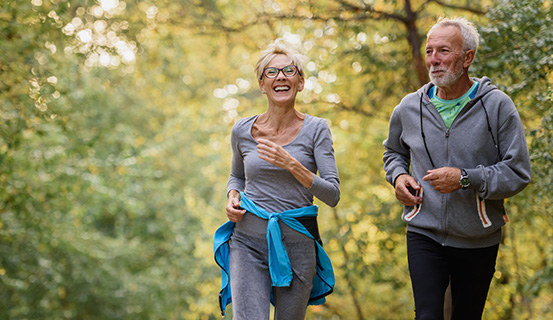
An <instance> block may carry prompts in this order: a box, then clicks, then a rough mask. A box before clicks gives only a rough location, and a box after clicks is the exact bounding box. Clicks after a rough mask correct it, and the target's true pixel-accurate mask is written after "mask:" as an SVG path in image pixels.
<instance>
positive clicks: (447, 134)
mask: <svg viewBox="0 0 553 320" xmlns="http://www.w3.org/2000/svg"><path fill="white" fill-rule="evenodd" d="M445 137H446V138H449V129H447V130H446V132H445Z"/></svg>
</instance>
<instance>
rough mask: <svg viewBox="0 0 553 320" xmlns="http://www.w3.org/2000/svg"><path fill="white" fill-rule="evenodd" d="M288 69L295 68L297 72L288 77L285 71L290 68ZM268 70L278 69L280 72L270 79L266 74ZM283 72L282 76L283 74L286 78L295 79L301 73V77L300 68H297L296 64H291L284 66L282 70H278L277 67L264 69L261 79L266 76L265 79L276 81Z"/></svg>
mask: <svg viewBox="0 0 553 320" xmlns="http://www.w3.org/2000/svg"><path fill="white" fill-rule="evenodd" d="M288 67H294V68H296V72H294V74H293V75H291V76H287V75H286V73H284V69H285V68H288ZM267 69H276V70H278V72H277V74H276V75H275V76H274V77H268V76H267V75H266V74H265V70H267ZM281 71H282V74H283V75H284V76H285V77H286V78H293V77H294V76H295V75H296V74H298V73H299V74H300V76H301V72H300V68H298V66H296V65H295V64H289V65H287V66H284V67H282V68H277V67H267V68H263V72H262V73H261V78H263V76H265V78H267V79H276V78H278V75H279V74H280V72H281Z"/></svg>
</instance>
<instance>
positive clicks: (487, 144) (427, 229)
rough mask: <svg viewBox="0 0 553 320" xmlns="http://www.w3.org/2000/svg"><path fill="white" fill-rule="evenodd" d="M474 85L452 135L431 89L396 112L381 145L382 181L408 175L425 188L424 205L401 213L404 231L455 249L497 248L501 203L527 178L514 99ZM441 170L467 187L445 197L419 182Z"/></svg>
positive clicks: (502, 218) (525, 153) (412, 96)
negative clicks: (451, 171) (458, 173)
mask: <svg viewBox="0 0 553 320" xmlns="http://www.w3.org/2000/svg"><path fill="white" fill-rule="evenodd" d="M472 80H473V81H478V82H479V83H480V85H479V87H478V90H477V92H476V95H475V97H474V98H473V99H472V100H471V101H470V102H468V104H467V105H466V106H465V107H464V108H463V109H462V110H461V112H459V114H458V115H457V117H456V118H455V120H454V121H453V123H452V124H451V126H450V128H449V129H447V127H446V125H445V123H444V121H443V120H442V117H441V116H440V114H439V113H438V111H437V110H436V108H435V107H434V105H433V104H432V103H431V102H430V100H429V97H428V90H429V89H430V88H431V87H432V86H433V84H432V83H429V84H426V85H425V86H423V87H422V88H420V89H419V90H418V91H417V92H414V93H410V94H408V95H407V96H405V98H403V100H402V101H401V103H400V104H399V105H398V106H397V107H396V108H395V109H394V111H393V113H392V117H391V119H390V128H389V133H388V139H386V140H385V141H384V147H385V148H386V150H385V152H384V157H383V160H384V170H385V171H386V180H387V181H388V182H389V183H391V184H392V185H394V183H395V180H396V178H397V177H398V176H399V175H401V174H410V175H411V176H413V177H414V178H415V179H416V180H417V181H418V182H419V183H420V184H421V186H422V198H423V201H422V204H421V205H420V206H416V207H409V206H406V207H405V208H404V212H403V220H404V221H405V222H406V223H407V231H413V232H417V233H421V234H423V235H426V236H428V237H430V238H432V239H434V240H435V241H437V242H439V243H441V244H442V245H445V246H452V247H459V248H483V247H488V246H492V245H495V244H497V243H499V241H500V240H501V227H502V226H503V225H504V224H505V222H506V221H507V218H506V217H507V216H506V213H505V208H504V205H503V202H504V199H505V198H508V197H511V196H513V195H515V194H517V193H518V192H520V191H521V190H522V189H524V187H526V185H527V184H528V183H529V182H530V177H531V167H530V157H529V155H528V147H527V145H526V138H525V136H524V129H523V127H522V123H521V121H520V116H519V114H518V112H517V110H516V108H515V106H514V104H513V102H512V100H511V99H510V98H509V97H508V96H507V95H506V94H505V93H503V92H501V91H500V90H498V89H497V87H495V86H494V85H492V84H491V81H490V79H489V78H487V77H484V78H482V79H477V78H472ZM421 111H422V113H421ZM440 167H455V168H460V169H465V170H466V171H467V173H468V176H469V177H470V180H471V185H470V186H469V187H468V188H467V189H460V190H457V191H454V192H452V193H445V194H442V193H440V192H438V191H436V190H434V188H432V186H431V185H430V184H429V182H427V181H423V180H422V178H423V177H424V176H425V175H426V174H427V170H430V169H434V168H440Z"/></svg>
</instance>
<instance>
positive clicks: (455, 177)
mask: <svg viewBox="0 0 553 320" xmlns="http://www.w3.org/2000/svg"><path fill="white" fill-rule="evenodd" d="M427 173H428V174H427V175H425V176H424V177H423V178H422V180H424V181H429V182H430V185H431V186H432V187H433V188H434V189H435V190H436V191H438V192H441V193H450V192H453V191H457V190H459V189H461V185H460V184H459V180H460V179H461V169H459V168H451V167H442V168H438V169H433V170H428V171H427Z"/></svg>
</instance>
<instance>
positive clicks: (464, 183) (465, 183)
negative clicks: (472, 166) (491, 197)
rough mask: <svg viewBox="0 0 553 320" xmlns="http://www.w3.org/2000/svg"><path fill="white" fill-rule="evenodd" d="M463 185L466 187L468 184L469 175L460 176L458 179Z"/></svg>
mask: <svg viewBox="0 0 553 320" xmlns="http://www.w3.org/2000/svg"><path fill="white" fill-rule="evenodd" d="M459 182H460V183H461V185H462V186H463V187H468V186H469V185H470V179H469V177H462V178H461V180H460V181H459Z"/></svg>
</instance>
